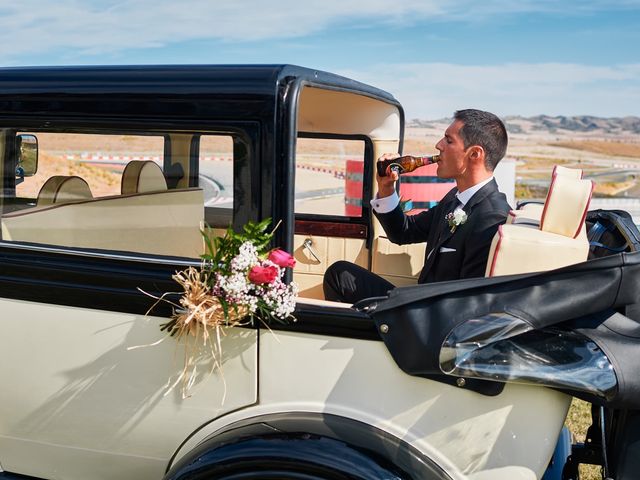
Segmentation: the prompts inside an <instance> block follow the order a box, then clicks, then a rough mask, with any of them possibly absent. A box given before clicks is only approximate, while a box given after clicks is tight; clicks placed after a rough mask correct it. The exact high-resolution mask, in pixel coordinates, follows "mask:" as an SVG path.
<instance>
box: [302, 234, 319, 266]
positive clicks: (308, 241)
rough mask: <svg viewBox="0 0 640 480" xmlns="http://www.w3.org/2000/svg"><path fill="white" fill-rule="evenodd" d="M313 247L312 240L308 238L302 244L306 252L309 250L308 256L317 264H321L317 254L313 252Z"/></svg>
mask: <svg viewBox="0 0 640 480" xmlns="http://www.w3.org/2000/svg"><path fill="white" fill-rule="evenodd" d="M312 245H313V240H311V239H310V238H307V239H306V240H305V241H304V242H303V243H302V246H303V247H304V248H306V249H307V250H309V254H310V255H311V256H312V257H313V258H315V259H316V261H317V262H318V263H322V260H320V258H319V257H318V254H317V253H316V252H315V250H314V249H313V247H312Z"/></svg>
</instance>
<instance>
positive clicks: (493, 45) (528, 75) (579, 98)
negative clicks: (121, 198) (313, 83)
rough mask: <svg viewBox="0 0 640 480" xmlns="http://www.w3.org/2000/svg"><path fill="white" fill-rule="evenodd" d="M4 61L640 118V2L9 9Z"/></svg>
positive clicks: (3, 4) (344, 1) (328, 1)
mask: <svg viewBox="0 0 640 480" xmlns="http://www.w3.org/2000/svg"><path fill="white" fill-rule="evenodd" d="M0 45H2V48H1V49H0V65H3V66H15V65H79V64H149V63H159V64H167V63H171V64H179V63H209V64H215V63H294V64H298V65H303V66H307V67H311V68H317V69H322V70H328V71H331V72H334V73H340V74H344V75H347V76H349V77H352V78H355V79H357V80H360V81H364V82H366V83H370V84H372V85H374V86H377V87H380V88H383V89H385V90H387V91H389V92H391V93H392V94H393V95H395V96H396V98H398V99H399V100H400V101H401V102H402V104H403V105H404V107H405V111H406V114H407V118H424V119H432V118H441V117H445V116H450V115H451V113H452V112H453V111H454V110H456V109H460V108H466V107H475V108H483V109H487V110H491V111H494V112H495V113H497V114H499V115H525V116H529V115H537V114H549V115H598V116H626V115H640V48H639V47H640V0H616V1H601V0H584V1H579V0H564V1H563V0H554V1H551V0H511V1H506V0H484V1H477V0H307V1H305V0H270V1H265V0H224V1H221V0H182V1H180V2H176V1H175V0H172V1H167V0H137V1H132V0H123V1H112V2H107V1H102V0H84V1H83V0H56V1H55V2H53V1H51V0H26V1H22V2H15V1H11V2H10V1H8V0H0Z"/></svg>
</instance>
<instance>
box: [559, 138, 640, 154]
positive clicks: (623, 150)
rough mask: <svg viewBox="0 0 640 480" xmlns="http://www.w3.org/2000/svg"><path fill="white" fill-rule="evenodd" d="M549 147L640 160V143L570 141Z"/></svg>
mask: <svg viewBox="0 0 640 480" xmlns="http://www.w3.org/2000/svg"><path fill="white" fill-rule="evenodd" d="M549 145H551V146H555V147H564V148H571V149H574V150H581V151H584V152H592V153H598V154H602V155H609V156H617V157H631V158H640V143H637V142H633V143H631V142H624V141H620V140H609V141H607V140H569V141H563V142H552V143H550V144H549Z"/></svg>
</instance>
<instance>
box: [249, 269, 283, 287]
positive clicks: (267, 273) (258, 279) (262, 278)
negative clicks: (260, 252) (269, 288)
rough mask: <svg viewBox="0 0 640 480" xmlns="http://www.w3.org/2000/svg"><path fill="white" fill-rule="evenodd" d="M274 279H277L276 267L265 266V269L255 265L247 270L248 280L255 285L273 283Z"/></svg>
mask: <svg viewBox="0 0 640 480" xmlns="http://www.w3.org/2000/svg"><path fill="white" fill-rule="evenodd" d="M276 278H278V267H274V266H273V265H267V266H266V267H261V266H259V265H256V266H255V267H253V268H252V269H251V270H249V280H250V281H251V283H255V284H256V285H260V284H261V283H273V282H274V281H275V279H276Z"/></svg>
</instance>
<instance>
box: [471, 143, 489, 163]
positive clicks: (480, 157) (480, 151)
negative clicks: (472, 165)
mask: <svg viewBox="0 0 640 480" xmlns="http://www.w3.org/2000/svg"><path fill="white" fill-rule="evenodd" d="M484 156H485V155H484V148H482V147H481V146H480V145H472V146H471V147H469V159H470V160H471V161H472V162H482V163H484Z"/></svg>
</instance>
